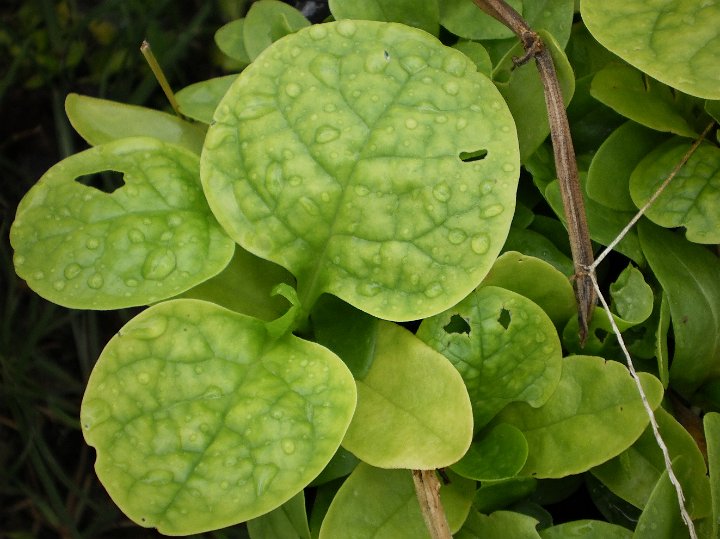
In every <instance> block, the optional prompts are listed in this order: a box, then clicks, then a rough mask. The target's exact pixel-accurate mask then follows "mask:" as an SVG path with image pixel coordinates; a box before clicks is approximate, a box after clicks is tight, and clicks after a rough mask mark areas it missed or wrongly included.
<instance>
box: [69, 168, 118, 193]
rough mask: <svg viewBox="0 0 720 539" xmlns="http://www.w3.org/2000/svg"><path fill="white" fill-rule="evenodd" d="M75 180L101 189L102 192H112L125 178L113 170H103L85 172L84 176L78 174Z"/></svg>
mask: <svg viewBox="0 0 720 539" xmlns="http://www.w3.org/2000/svg"><path fill="white" fill-rule="evenodd" d="M75 181H76V182H78V183H81V184H83V185H86V186H88V187H92V188H93V189H97V190H98V191H102V192H103V193H112V192H113V191H117V190H118V189H120V188H121V187H122V186H123V185H125V180H124V179H123V173H122V172H117V171H115V170H105V171H103V172H96V173H95V174H85V175H84V176H78V177H77V178H75Z"/></svg>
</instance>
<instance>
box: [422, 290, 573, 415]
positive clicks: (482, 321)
mask: <svg viewBox="0 0 720 539" xmlns="http://www.w3.org/2000/svg"><path fill="white" fill-rule="evenodd" d="M417 336H418V337H419V338H420V339H421V340H423V341H425V342H426V343H427V344H429V345H430V346H431V347H432V348H434V349H435V350H437V351H438V352H440V353H442V354H443V355H444V356H445V357H447V358H448V359H449V360H450V361H451V362H452V363H453V364H454V365H455V368H456V369H457V370H458V371H460V374H461V375H462V378H463V380H464V381H465V385H466V386H467V390H468V393H469V394H470V400H471V401H472V404H473V414H474V417H475V427H476V428H478V429H479V428H481V427H483V426H484V425H486V424H487V423H488V422H489V421H490V420H491V419H492V418H493V416H495V414H497V413H498V412H499V411H500V410H501V409H502V408H503V407H504V406H505V405H507V404H508V403H510V402H515V401H523V402H527V403H529V405H530V406H535V407H537V406H541V405H542V404H543V403H545V402H546V401H547V400H548V398H550V395H551V394H552V393H553V391H555V388H556V386H557V383H558V380H559V379H560V369H561V363H562V359H561V350H560V342H559V340H558V337H557V332H556V331H555V328H554V327H553V325H552V322H551V321H550V319H549V318H548V317H547V315H546V314H545V313H544V312H543V310H542V309H540V307H538V306H537V305H536V304H534V303H533V302H532V301H530V300H529V299H527V298H525V297H523V296H520V295H519V294H516V293H514V292H510V291H509V290H505V289H502V288H497V287H495V286H483V287H482V288H479V289H478V290H476V291H474V292H473V293H472V294H470V295H469V296H468V297H467V298H465V299H464V300H463V301H461V302H460V303H458V304H457V305H455V306H454V307H453V308H451V309H449V310H447V311H445V312H444V313H441V314H439V315H437V316H434V317H432V318H428V319H426V320H424V321H423V322H422V324H421V325H420V328H419V329H418V332H417Z"/></svg>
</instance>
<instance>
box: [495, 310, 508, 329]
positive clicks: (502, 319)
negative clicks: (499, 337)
mask: <svg viewBox="0 0 720 539" xmlns="http://www.w3.org/2000/svg"><path fill="white" fill-rule="evenodd" d="M510 320H511V318H510V311H508V310H507V309H504V308H503V309H502V310H501V311H500V316H498V322H499V323H500V325H501V326H502V327H504V328H505V329H507V328H508V327H510Z"/></svg>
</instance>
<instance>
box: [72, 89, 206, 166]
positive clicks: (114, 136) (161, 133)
mask: <svg viewBox="0 0 720 539" xmlns="http://www.w3.org/2000/svg"><path fill="white" fill-rule="evenodd" d="M65 113H66V114H67V117H68V119H69V120H70V123H71V124H72V126H73V127H74V128H75V131H77V132H78V133H79V134H80V136H81V137H82V138H84V139H85V140H86V141H87V142H88V143H89V144H91V145H93V146H98V145H100V144H105V143H107V142H113V141H115V140H118V139H123V138H127V137H153V138H156V139H159V140H162V141H163V142H169V143H171V144H177V145H178V146H183V147H185V148H187V149H188V150H190V151H192V152H193V153H195V154H197V155H200V150H201V149H202V145H203V141H204V139H205V128H204V126H200V125H196V124H193V123H190V122H187V121H185V120H182V119H180V118H178V117H177V116H173V115H172V114H168V113H167V112H161V111H159V110H153V109H148V108H145V107H138V106H137V105H126V104H125V103H118V102H116V101H108V100H107V99H97V98H95V97H88V96H85V95H78V94H68V96H67V97H66V98H65Z"/></svg>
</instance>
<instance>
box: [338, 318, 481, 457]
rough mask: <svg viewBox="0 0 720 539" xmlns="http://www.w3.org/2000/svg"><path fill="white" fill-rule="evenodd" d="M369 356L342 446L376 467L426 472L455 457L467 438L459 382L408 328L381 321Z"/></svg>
mask: <svg viewBox="0 0 720 539" xmlns="http://www.w3.org/2000/svg"><path fill="white" fill-rule="evenodd" d="M374 349H375V357H374V359H373V362H372V366H371V367H370V370H369V372H368V373H367V375H366V376H365V377H364V378H363V379H362V380H358V381H357V390H358V404H357V409H356V410H355V415H354V416H353V420H352V422H351V423H350V427H349V428H348V431H347V434H346V435H345V439H344V440H343V447H345V448H346V449H347V450H348V451H350V452H351V453H353V454H354V455H356V456H357V457H358V458H359V459H360V460H362V461H364V462H367V463H368V464H371V465H372V466H376V467H379V468H411V469H418V470H431V469H434V468H443V467H445V466H448V465H450V464H452V463H454V462H456V461H458V460H459V459H460V457H462V456H463V455H464V454H465V452H466V451H467V449H468V447H469V446H470V441H471V440H472V431H473V422H472V408H471V407H470V399H469V398H468V394H467V390H466V389H465V385H464V384H463V380H462V378H461V377H460V375H459V374H458V372H457V370H455V369H454V368H453V366H452V364H451V363H450V362H449V361H448V360H447V359H445V358H444V357H443V356H442V355H441V354H439V353H437V352H436V351H435V350H433V349H432V348H430V347H429V346H427V345H426V344H425V343H423V342H422V341H420V340H419V339H417V338H416V337H415V336H414V335H413V334H412V333H410V332H409V331H408V330H406V329H404V328H401V327H400V326H397V325H395V324H392V323H390V322H381V323H380V324H379V326H378V330H377V338H376V341H375V346H374Z"/></svg>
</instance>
